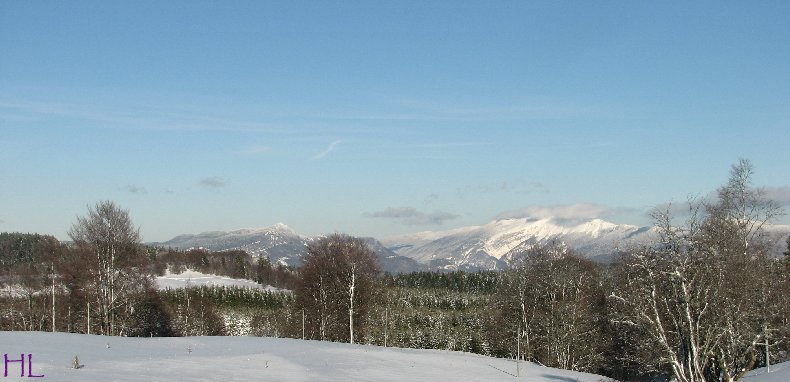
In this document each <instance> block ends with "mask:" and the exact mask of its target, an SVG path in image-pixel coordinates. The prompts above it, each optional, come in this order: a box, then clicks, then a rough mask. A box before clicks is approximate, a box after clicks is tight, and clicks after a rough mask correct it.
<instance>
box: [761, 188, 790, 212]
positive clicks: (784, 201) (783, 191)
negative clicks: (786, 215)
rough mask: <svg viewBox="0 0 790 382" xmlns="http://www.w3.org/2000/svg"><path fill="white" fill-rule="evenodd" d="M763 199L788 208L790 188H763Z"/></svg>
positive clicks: (789, 205) (789, 204)
mask: <svg viewBox="0 0 790 382" xmlns="http://www.w3.org/2000/svg"><path fill="white" fill-rule="evenodd" d="M763 192H765V197H766V198H768V199H771V200H774V201H776V202H777V203H779V204H780V205H782V206H786V207H790V186H783V187H765V188H763Z"/></svg>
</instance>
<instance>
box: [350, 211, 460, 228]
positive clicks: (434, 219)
mask: <svg viewBox="0 0 790 382" xmlns="http://www.w3.org/2000/svg"><path fill="white" fill-rule="evenodd" d="M362 216H364V217H366V218H373V219H392V220H399V221H400V222H401V223H402V224H405V225H441V224H443V223H444V222H445V221H447V220H453V219H457V218H459V216H458V215H456V214H452V213H449V212H444V211H433V212H430V213H425V212H422V211H419V210H417V209H416V208H413V207H395V208H393V207H390V208H387V209H384V210H382V211H376V212H367V213H364V214H363V215H362Z"/></svg>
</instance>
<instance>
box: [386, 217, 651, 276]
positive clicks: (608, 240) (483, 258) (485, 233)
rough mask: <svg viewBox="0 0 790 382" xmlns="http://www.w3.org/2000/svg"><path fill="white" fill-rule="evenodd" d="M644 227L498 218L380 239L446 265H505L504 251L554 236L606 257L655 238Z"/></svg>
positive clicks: (402, 251) (403, 251) (596, 221)
mask: <svg viewBox="0 0 790 382" xmlns="http://www.w3.org/2000/svg"><path fill="white" fill-rule="evenodd" d="M652 232H653V231H652V230H651V229H648V228H639V227H636V226H631V225H617V224H612V223H609V222H606V221H603V220H600V219H594V220H590V221H586V222H583V223H580V224H579V223H570V222H567V221H562V220H558V219H501V220H495V221H492V222H490V223H488V224H486V225H483V226H477V227H468V228H465V229H457V230H451V231H446V232H424V233H420V234H414V235H407V236H400V237H395V238H391V239H388V240H384V241H383V242H384V244H385V245H387V246H389V247H390V248H391V249H393V250H394V251H395V252H396V253H398V254H400V255H403V256H406V257H410V258H413V259H415V260H417V261H418V262H420V263H425V264H431V265H432V266H433V267H438V268H444V269H504V268H506V267H507V263H506V260H508V259H509V256H508V254H512V253H513V251H514V250H516V251H517V250H525V249H527V248H529V247H530V246H533V245H537V244H542V243H546V242H548V241H550V240H558V241H560V242H563V243H565V244H567V245H568V246H569V247H571V248H574V249H576V250H578V251H579V252H581V253H582V254H584V255H586V256H588V257H591V258H598V259H601V260H605V257H606V256H609V255H611V254H612V253H614V252H616V251H618V250H621V249H625V248H626V247H627V246H629V245H635V244H640V243H646V242H648V241H649V240H651V239H652V238H653V237H654V234H653V233H652Z"/></svg>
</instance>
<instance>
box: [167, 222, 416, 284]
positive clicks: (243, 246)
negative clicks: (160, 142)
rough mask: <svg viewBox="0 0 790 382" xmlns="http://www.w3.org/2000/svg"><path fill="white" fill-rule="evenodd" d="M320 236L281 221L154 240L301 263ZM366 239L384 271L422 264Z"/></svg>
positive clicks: (410, 269) (392, 271) (184, 246)
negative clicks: (307, 234) (268, 224)
mask: <svg viewBox="0 0 790 382" xmlns="http://www.w3.org/2000/svg"><path fill="white" fill-rule="evenodd" d="M318 238H319V237H302V236H300V235H299V234H298V233H296V231H294V230H292V229H291V228H289V227H288V226H286V225H285V224H282V223H278V224H275V225H273V226H271V227H266V228H258V229H241V230H236V231H230V232H223V231H217V232H205V233H201V234H198V235H180V236H176V237H175V238H173V239H170V240H168V241H166V242H163V243H151V244H153V245H158V246H164V247H173V248H181V249H189V248H205V249H208V250H211V251H227V250H243V251H246V252H247V253H249V254H250V255H252V256H267V257H268V258H269V259H270V260H271V261H272V262H274V263H281V264H285V265H289V266H300V265H301V264H302V262H303V260H304V258H305V256H307V245H308V244H309V243H310V242H312V241H313V240H316V239H318ZM363 240H365V242H366V243H367V244H368V246H370V249H372V250H373V252H374V253H375V254H376V257H377V258H378V260H379V264H380V265H381V268H382V270H383V271H385V272H389V273H404V272H414V271H417V270H420V269H422V268H423V266H422V265H421V264H419V263H418V262H416V261H415V260H413V259H410V258H408V257H403V256H400V255H398V254H396V253H394V252H393V251H391V250H389V249H388V248H386V247H385V246H383V245H382V244H381V243H380V242H378V241H377V240H376V239H373V238H363Z"/></svg>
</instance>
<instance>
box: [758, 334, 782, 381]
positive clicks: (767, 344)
mask: <svg viewBox="0 0 790 382" xmlns="http://www.w3.org/2000/svg"><path fill="white" fill-rule="evenodd" d="M774 331H776V329H769V328H768V325H767V324H764V325H763V340H764V342H762V343H756V344H755V345H762V346H765V372H766V373H770V372H771V354H770V353H769V351H768V349H769V348H770V347H771V346H776V345H777V344H779V342H781V341H779V342H776V343H773V344H772V343H771V342H770V341H768V333H769V332H774Z"/></svg>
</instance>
